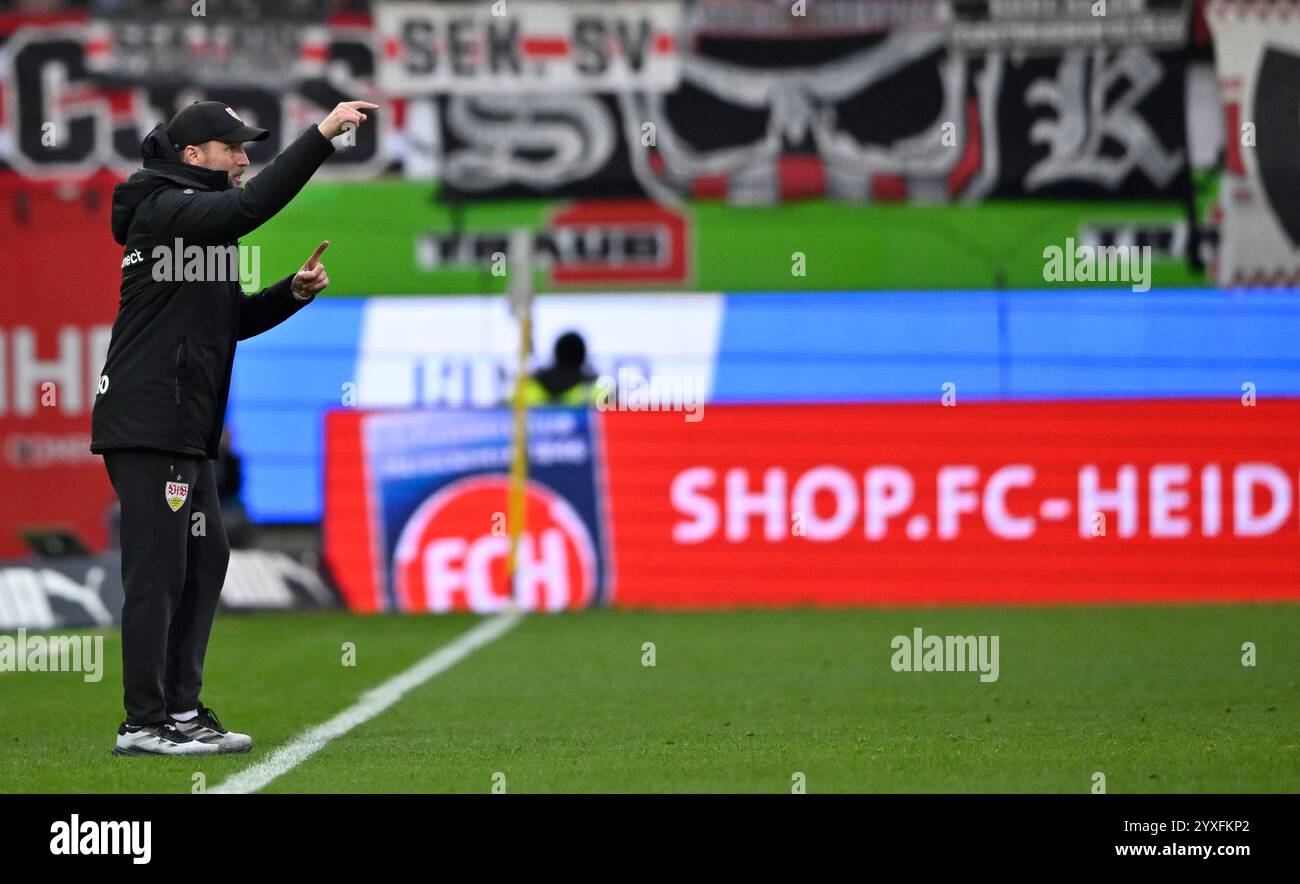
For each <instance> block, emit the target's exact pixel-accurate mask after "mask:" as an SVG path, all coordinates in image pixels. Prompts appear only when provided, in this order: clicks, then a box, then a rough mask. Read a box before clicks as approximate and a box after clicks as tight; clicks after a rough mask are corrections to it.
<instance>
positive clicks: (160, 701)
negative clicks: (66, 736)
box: [104, 450, 230, 724]
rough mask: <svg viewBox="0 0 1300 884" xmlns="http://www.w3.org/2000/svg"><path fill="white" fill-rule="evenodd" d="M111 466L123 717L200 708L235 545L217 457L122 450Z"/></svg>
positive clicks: (109, 456) (159, 716) (139, 719)
mask: <svg viewBox="0 0 1300 884" xmlns="http://www.w3.org/2000/svg"><path fill="white" fill-rule="evenodd" d="M104 464H105V466H106V467H107V468H108V476H109V479H111V480H112V482H113V489H114V490H115V491H116V492H117V497H118V500H119V501H120V502H121V534H122V586H123V590H124V592H125V595H126V601H125V603H124V604H123V607H122V685H123V688H124V689H125V705H126V720H127V722H128V723H129V724H151V723H153V722H157V721H161V720H163V719H164V718H165V716H166V713H169V712H170V713H179V712H185V711H188V710H190V709H194V708H196V707H197V706H198V704H199V691H200V689H201V688H202V687H203V658H204V655H205V654H206V653H207V649H208V635H209V634H210V633H211V631H212V619H213V617H214V616H215V615H216V612H217V599H218V597H219V596H220V595H221V587H222V585H223V584H224V583H225V579H226V565H227V564H228V563H229V561H230V544H229V543H228V541H227V539H226V528H225V525H224V524H222V521H221V507H220V505H219V503H218V501H217V486H216V477H215V475H214V473H213V470H212V461H211V460H208V459H206V458H202V457H190V456H188V455H180V454H168V453H167V452H163V451H147V450H121V451H109V452H105V454H104ZM169 500H170V502H169Z"/></svg>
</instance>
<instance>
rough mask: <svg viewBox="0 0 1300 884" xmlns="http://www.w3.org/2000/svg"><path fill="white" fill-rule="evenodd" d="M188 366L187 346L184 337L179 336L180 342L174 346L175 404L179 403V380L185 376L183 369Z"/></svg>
mask: <svg viewBox="0 0 1300 884" xmlns="http://www.w3.org/2000/svg"><path fill="white" fill-rule="evenodd" d="M188 367H189V346H188V342H187V341H186V339H185V338H184V337H182V338H181V342H180V344H179V345H178V346H177V347H176V378H175V380H176V404H177V405H178V406H179V405H180V404H181V380H182V379H183V378H184V377H185V370H186V369H187V368H188Z"/></svg>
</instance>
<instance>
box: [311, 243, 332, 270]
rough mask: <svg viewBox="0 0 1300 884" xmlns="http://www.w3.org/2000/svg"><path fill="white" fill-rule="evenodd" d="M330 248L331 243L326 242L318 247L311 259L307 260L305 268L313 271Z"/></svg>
mask: <svg viewBox="0 0 1300 884" xmlns="http://www.w3.org/2000/svg"><path fill="white" fill-rule="evenodd" d="M329 246H330V241H329V240H325V241H324V242H323V243H321V244H320V245H318V246H317V247H316V251H314V252H312V253H311V257H310V258H308V259H307V263H306V265H305V266H306V268H307V269H308V270H312V269H314V268H315V267H316V262H317V261H319V260H320V256H321V255H322V254H323V253H324V252H325V250H326V249H328V248H329Z"/></svg>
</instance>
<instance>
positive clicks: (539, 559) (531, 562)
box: [393, 475, 596, 613]
mask: <svg viewBox="0 0 1300 884" xmlns="http://www.w3.org/2000/svg"><path fill="white" fill-rule="evenodd" d="M509 494H510V482H509V478H508V477H507V476H503V475H491V476H473V477H470V478H466V479H461V480H459V481H457V482H453V483H451V484H450V485H447V486H446V487H444V488H441V489H439V490H438V491H437V492H435V493H434V494H432V495H430V497H429V498H428V499H427V500H425V502H424V503H422V504H421V505H420V507H419V508H418V509H417V510H416V511H415V513H414V515H412V516H411V518H410V519H408V520H407V522H406V524H405V525H404V526H403V528H402V533H401V535H400V536H399V537H398V540H397V548H396V550H395V551H394V555H393V588H394V591H395V593H396V596H397V604H398V606H399V607H400V608H401V609H402V610H405V611H436V612H439V613H442V612H447V611H475V612H479V613H490V612H493V611H500V610H502V609H503V608H505V607H506V605H507V604H508V603H509V601H510V597H511V592H510V587H509V585H508V582H507V577H506V559H507V557H508V555H509V553H510V537H509V529H508V526H507V525H506V524H505V515H504V514H505V513H506V512H507V511H508V509H509ZM525 514H526V515H525V530H524V532H523V534H522V535H521V537H520V539H519V554H518V555H519V560H518V575H517V579H516V582H515V588H516V592H517V596H516V598H515V602H516V604H518V606H519V607H520V608H523V609H524V610H543V611H562V610H565V609H572V608H582V607H585V606H587V605H588V604H590V602H591V599H592V596H593V594H594V592H595V587H596V550H595V545H594V543H593V542H592V538H591V534H590V533H589V532H588V531H587V527H586V526H585V525H584V524H583V523H582V519H581V518H580V517H579V516H578V514H577V512H575V511H574V509H573V507H572V506H570V505H569V502H568V501H567V500H565V499H564V498H563V497H561V496H560V495H559V494H557V493H556V492H554V491H552V490H551V489H550V488H548V487H546V486H545V485H542V484H540V483H538V482H529V483H528V486H527V488H526V491H525Z"/></svg>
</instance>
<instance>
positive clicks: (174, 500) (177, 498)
mask: <svg viewBox="0 0 1300 884" xmlns="http://www.w3.org/2000/svg"><path fill="white" fill-rule="evenodd" d="M180 478H181V476H180V474H179V473H177V474H176V481H174V482H172V481H169V482H168V483H167V487H166V488H165V489H164V490H163V498H164V499H165V500H166V501H167V505H168V506H169V507H171V508H172V512H174V513H175V512H179V511H180V508H181V507H183V506H185V501H186V500H187V499H188V498H189V496H190V486H189V483H188V482H182V481H180Z"/></svg>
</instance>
